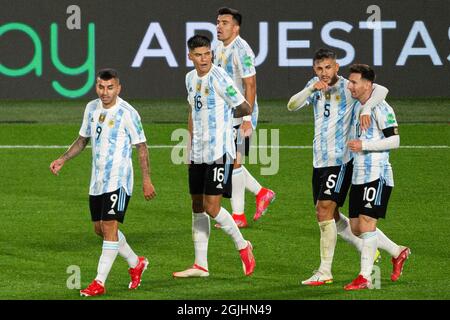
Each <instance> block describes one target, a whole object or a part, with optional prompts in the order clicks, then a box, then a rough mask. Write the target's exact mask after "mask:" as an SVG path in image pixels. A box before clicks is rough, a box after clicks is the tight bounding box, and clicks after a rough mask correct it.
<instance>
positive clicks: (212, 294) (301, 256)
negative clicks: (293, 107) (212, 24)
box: [0, 99, 450, 300]
mask: <svg viewBox="0 0 450 320" xmlns="http://www.w3.org/2000/svg"><path fill="white" fill-rule="evenodd" d="M86 102H87V101H70V102H58V101H55V102H50V101H36V102H25V101H17V102H13V101H1V102H0V146H2V147H0V170H1V171H0V172H1V175H0V177H1V182H0V185H1V193H0V194H1V195H0V212H1V225H2V226H1V229H2V231H1V232H0V243H1V246H0V287H1V288H0V299H81V298H80V297H79V293H78V290H76V289H69V288H68V287H67V280H68V279H69V277H70V276H71V274H69V273H67V269H68V267H69V266H79V267H80V270H81V287H82V288H84V287H85V286H86V285H87V284H88V283H89V282H90V281H91V280H92V279H93V278H94V277H95V275H96V268H97V262H98V257H99V255H100V253H101V239H100V238H99V237H98V236H96V235H95V234H94V232H93V227H92V223H91V221H90V215H89V208H88V194H87V193H88V184H89V179H90V164H91V162H90V161H91V150H90V149H87V150H85V151H84V152H83V153H82V154H81V155H80V156H79V157H77V158H75V159H73V160H71V161H70V162H69V163H67V164H66V166H65V167H64V168H63V170H62V172H61V173H60V175H59V176H58V177H55V176H53V175H52V174H51V173H50V171H49V170H48V166H49V164H50V162H51V161H52V160H54V159H55V158H56V157H58V156H59V155H60V154H61V153H62V152H63V151H64V149H42V148H37V149H31V148H11V147H10V148H5V147H4V146H18V145H29V146H30V145H42V146H49V145H60V146H65V145H69V144H70V143H71V142H72V141H73V140H74V138H75V137H76V136H77V134H78V129H79V125H80V124H81V119H82V112H83V109H84V105H85V103H86ZM390 102H391V105H392V106H393V107H394V109H395V110H396V112H397V116H398V120H399V123H400V135H401V145H402V146H447V147H444V148H401V149H398V150H395V151H392V152H391V163H392V165H393V169H394V179H395V188H394V191H393V194H392V196H391V200H390V202H389V207H388V213H387V219H386V220H382V221H380V223H379V227H380V228H381V229H382V230H383V231H384V232H385V233H386V235H388V236H389V237H390V238H391V239H392V240H394V241H395V242H397V243H399V244H402V245H407V246H409V247H410V248H411V250H412V255H411V257H410V259H409V260H408V261H407V262H406V265H405V269H404V274H403V276H402V277H401V278H400V280H399V281H398V282H396V283H392V282H391V281H390V272H391V263H390V257H389V256H388V254H387V253H386V252H382V261H381V263H380V264H379V266H380V270H381V288H380V289H379V290H370V291H363V292H352V293H349V292H345V291H344V290H343V286H344V285H345V284H346V283H348V282H349V281H351V280H352V279H353V278H354V277H355V276H356V275H357V274H358V272H359V255H358V253H357V251H356V250H355V249H354V248H353V247H351V246H350V245H349V244H347V243H345V242H344V241H343V240H342V239H339V240H338V243H337V248H336V252H335V258H334V264H333V275H334V280H335V282H334V284H332V285H329V286H324V287H317V288H310V287H303V286H301V285H299V283H300V281H301V280H303V279H305V278H308V277H309V276H310V275H311V273H312V271H313V270H314V269H315V268H317V267H318V265H319V262H320V258H319V229H318V226H317V223H316V220H315V215H314V207H313V203H312V195H311V173H312V170H311V168H312V150H311V149H309V148H306V149H287V148H285V149H279V171H278V173H277V174H276V175H271V176H261V175H260V168H261V166H260V165H256V164H249V165H248V168H249V170H250V171H251V172H252V173H253V174H254V176H255V177H257V179H258V180H259V181H260V182H261V183H262V184H263V185H265V186H268V187H270V188H272V189H273V190H275V191H276V192H277V200H276V201H275V202H274V203H273V204H272V205H271V206H270V207H269V211H268V213H267V214H266V215H265V216H264V217H263V218H262V219H261V220H260V221H258V222H257V223H253V222H251V223H250V227H249V228H247V229H244V230H243V234H244V236H245V237H246V238H248V239H249V240H251V241H252V243H253V245H254V253H255V257H256V260H257V267H256V270H255V273H254V274H253V275H252V276H251V277H248V278H246V277H245V276H244V275H243V272H242V267H241V262H240V259H239V255H238V253H237V251H236V250H235V249H234V246H233V243H232V241H231V239H229V238H228V236H226V235H225V234H224V233H223V232H222V231H221V230H216V229H214V228H213V227H212V230H211V238H210V244H209V268H210V277H209V278H206V279H186V280H183V279H173V278H172V276H171V273H172V272H173V271H178V270H181V269H183V268H185V267H188V266H189V265H191V264H192V263H193V244H192V239H191V208H190V197H189V193H188V185H187V170H186V166H185V165H174V164H173V163H172V161H171V152H172V150H171V149H170V148H150V157H151V167H152V179H153V182H154V185H155V187H156V191H157V194H158V195H157V197H156V199H154V200H153V201H150V202H146V201H145V200H144V199H143V196H142V191H141V180H140V170H139V166H138V163H137V161H136V160H137V159H136V158H135V157H134V160H135V167H134V168H135V191H134V194H133V197H132V199H131V202H130V205H129V207H128V211H127V214H126V219H125V223H124V225H123V226H122V227H121V230H122V231H123V232H124V234H125V235H126V237H127V240H128V242H129V244H130V245H131V246H132V248H133V249H134V250H135V251H136V253H138V254H139V255H145V256H147V257H148V258H149V261H150V265H149V268H148V270H147V271H146V272H145V273H144V276H143V282H142V285H141V286H140V287H139V289H138V290H136V291H132V292H130V291H128V289H127V285H128V281H129V276H128V273H127V264H126V262H125V261H124V260H123V259H122V258H121V257H120V256H118V257H117V259H116V262H115V264H114V266H113V269H112V271H111V273H110V275H109V278H108V280H107V283H106V288H107V294H106V295H105V296H102V297H99V298H98V299H133V300H139V299H151V300H152V299H176V300H189V299H263V300H264V299H271V300H272V299H273V300H296V299H450V290H449V288H450V278H449V277H448V270H450V251H449V250H448V246H449V243H450V233H449V232H448V229H449V226H450V216H449V214H448V208H449V206H450V198H449V194H450V192H449V190H450V188H449V176H450V169H449V163H450V149H449V147H448V146H449V145H450V127H449V123H450V119H449V118H450V112H449V111H450V100H449V99H416V100H412V99H409V100H407V99H403V100H392V101H390ZM285 103H286V101H275V100H274V101H261V102H260V104H261V115H260V119H261V123H260V125H259V128H260V129H278V130H279V137H280V141H279V144H280V145H282V146H310V145H311V141H312V135H313V125H312V111H311V109H309V110H301V111H299V112H296V113H289V112H288V111H287V110H286V108H285ZM134 105H135V106H136V108H137V109H138V110H139V112H140V113H141V115H142V118H143V122H144V127H145V131H146V135H147V139H148V141H149V145H150V146H152V145H173V144H176V142H173V141H171V139H170V136H171V133H172V132H173V130H175V129H177V128H185V127H186V124H185V122H186V119H187V112H186V111H187V106H186V105H185V103H184V102H181V101H162V102H160V101H136V102H135V103H134ZM223 204H224V206H225V207H226V208H228V209H229V208H230V205H229V201H228V200H224V201H223ZM347 205H348V203H346V205H345V206H344V213H346V214H347ZM254 209H255V203H254V197H253V196H252V195H250V194H248V193H247V197H246V214H247V218H250V220H251V217H252V216H253V213H254ZM84 299H85V298H84Z"/></svg>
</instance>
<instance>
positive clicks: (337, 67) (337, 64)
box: [336, 62, 339, 72]
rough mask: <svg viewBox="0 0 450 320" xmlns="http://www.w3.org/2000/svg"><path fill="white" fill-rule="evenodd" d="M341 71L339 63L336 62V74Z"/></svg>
mask: <svg viewBox="0 0 450 320" xmlns="http://www.w3.org/2000/svg"><path fill="white" fill-rule="evenodd" d="M338 71H339V63H337V62H336V72H338Z"/></svg>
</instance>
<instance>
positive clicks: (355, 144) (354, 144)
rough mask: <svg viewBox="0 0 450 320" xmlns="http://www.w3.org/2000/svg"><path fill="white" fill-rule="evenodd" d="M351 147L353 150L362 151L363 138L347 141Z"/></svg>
mask: <svg viewBox="0 0 450 320" xmlns="http://www.w3.org/2000/svg"><path fill="white" fill-rule="evenodd" d="M347 145H348V147H349V149H350V150H351V151H353V152H360V151H362V141H361V140H350V141H349V142H347Z"/></svg>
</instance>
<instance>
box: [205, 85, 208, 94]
mask: <svg viewBox="0 0 450 320" xmlns="http://www.w3.org/2000/svg"><path fill="white" fill-rule="evenodd" d="M208 94H209V88H208V87H206V88H205V96H207V95H208Z"/></svg>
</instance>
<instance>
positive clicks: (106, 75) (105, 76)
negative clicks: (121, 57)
mask: <svg viewBox="0 0 450 320" xmlns="http://www.w3.org/2000/svg"><path fill="white" fill-rule="evenodd" d="M97 78H100V79H102V80H111V79H117V80H119V73H118V72H117V70H115V69H111V68H105V69H101V70H99V71H98V72H97Z"/></svg>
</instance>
